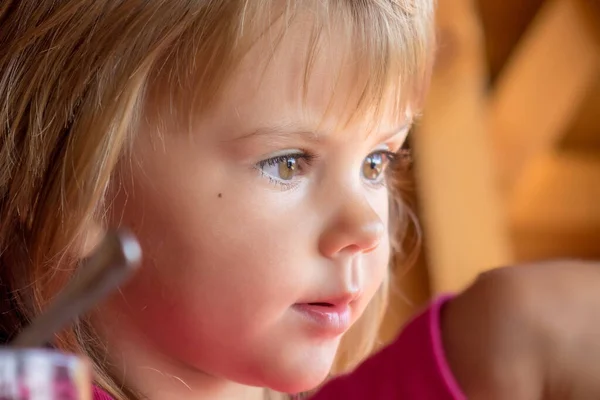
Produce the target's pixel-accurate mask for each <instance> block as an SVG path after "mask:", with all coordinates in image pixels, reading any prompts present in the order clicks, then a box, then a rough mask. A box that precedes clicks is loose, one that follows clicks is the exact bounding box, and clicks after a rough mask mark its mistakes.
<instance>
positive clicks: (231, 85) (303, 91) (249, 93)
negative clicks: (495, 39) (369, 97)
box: [220, 13, 407, 131]
mask: <svg viewBox="0 0 600 400" xmlns="http://www.w3.org/2000/svg"><path fill="white" fill-rule="evenodd" d="M315 23H316V22H315V19H314V18H312V17H311V16H310V14H309V13H305V14H304V15H300V16H299V17H298V18H296V19H295V20H294V22H293V23H292V24H291V25H289V26H284V23H283V22H282V21H281V20H279V21H276V22H275V23H274V24H273V25H272V26H271V27H270V28H269V29H268V30H267V32H265V33H264V34H262V35H261V36H260V37H259V38H258V39H257V40H256V41H254V42H253V45H252V46H251V47H250V48H249V50H248V51H247V52H246V53H245V54H244V56H243V57H242V59H241V61H240V63H239V65H238V66H237V68H236V69H235V71H234V73H233V75H232V76H231V79H229V80H228V82H227V84H226V86H225V89H224V91H223V92H222V96H221V99H220V103H221V105H222V106H223V108H224V109H227V110H230V111H234V113H233V115H234V117H235V118H237V119H238V120H240V121H242V122H243V123H245V124H249V125H261V124H267V123H268V124H280V125H286V124H298V123H300V124H303V125H305V126H310V127H314V129H318V130H326V131H342V130H344V128H345V127H347V126H348V125H350V124H351V125H358V126H361V127H362V128H363V129H365V128H366V127H367V125H368V126H369V127H368V129H369V130H372V129H392V128H393V127H396V126H400V125H402V124H404V123H405V122H406V120H407V110H406V109H405V110H401V112H398V110H397V109H395V105H396V103H397V102H396V101H395V99H394V98H393V97H394V96H395V95H396V94H397V93H396V90H390V91H389V92H388V96H389V101H386V99H382V100H381V102H380V104H377V105H381V106H383V107H382V109H381V110H379V112H378V113H377V112H376V110H375V108H376V106H377V105H376V104H373V105H369V104H367V105H366V107H363V108H362V109H360V110H359V107H358V105H359V103H360V101H361V96H363V95H364V88H365V86H366V85H367V84H368V82H367V81H368V77H369V70H368V68H365V66H366V65H368V63H365V62H363V61H364V60H361V59H360V56H358V54H357V53H356V52H355V51H354V50H353V43H352V35H351V34H350V33H349V31H348V28H347V26H345V25H344V24H342V23H339V24H335V23H332V24H331V25H329V27H328V29H327V30H326V31H324V30H316V29H315ZM370 106H372V107H370Z"/></svg>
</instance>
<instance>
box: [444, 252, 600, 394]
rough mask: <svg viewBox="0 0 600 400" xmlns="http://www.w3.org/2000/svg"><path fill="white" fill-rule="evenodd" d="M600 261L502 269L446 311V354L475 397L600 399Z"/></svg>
mask: <svg viewBox="0 0 600 400" xmlns="http://www.w3.org/2000/svg"><path fill="white" fill-rule="evenodd" d="M598 287H600V264H599V263H597V262H596V263H594V262H582V261H568V260H566V261H553V262H545V263H537V264H530V265H521V266H518V267H508V268H500V269H495V270H492V271H490V272H487V273H485V274H483V275H482V276H481V277H480V278H479V279H477V281H476V282H475V283H474V284H473V285H471V286H470V287H469V288H467V289H466V290H465V291H463V292H462V293H460V294H459V295H458V296H457V297H456V299H455V300H453V301H452V302H450V303H449V305H448V306H447V307H446V309H445V310H444V312H443V315H442V333H443V340H444V348H445V353H446V358H447V360H448V362H449V364H450V367H451V368H452V371H453V374H454V376H455V377H456V379H457V381H458V383H459V384H460V386H461V388H462V389H463V391H464V393H465V394H466V395H467V397H468V398H469V399H475V400H477V399H482V400H483V399H485V400H503V399H514V400H531V399H543V400H592V399H598V398H600V380H598V376H599V375H600V367H599V366H600V345H599V344H598V337H600V324H599V323H598V309H600V296H598Z"/></svg>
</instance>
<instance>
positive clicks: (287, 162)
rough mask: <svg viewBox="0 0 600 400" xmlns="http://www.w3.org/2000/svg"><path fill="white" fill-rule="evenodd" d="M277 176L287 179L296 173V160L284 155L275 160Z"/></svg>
mask: <svg viewBox="0 0 600 400" xmlns="http://www.w3.org/2000/svg"><path fill="white" fill-rule="evenodd" d="M277 170H278V175H279V176H277V178H279V179H282V180H284V181H289V180H291V179H292V178H294V176H296V174H297V173H298V160H297V159H295V158H293V157H286V158H284V159H282V160H278V162H277Z"/></svg>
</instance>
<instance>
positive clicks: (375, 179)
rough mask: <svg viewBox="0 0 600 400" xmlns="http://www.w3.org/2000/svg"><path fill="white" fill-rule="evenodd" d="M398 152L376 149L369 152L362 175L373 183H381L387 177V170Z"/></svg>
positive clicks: (363, 165) (364, 161)
mask: <svg viewBox="0 0 600 400" xmlns="http://www.w3.org/2000/svg"><path fill="white" fill-rule="evenodd" d="M395 157H396V154H394V153H392V152H389V151H376V152H373V153H371V154H369V155H368V156H367V157H365V159H364V160H363V164H362V171H361V173H362V176H363V177H364V178H365V179H366V180H368V181H369V182H372V183H379V182H380V181H382V180H383V178H385V170H386V168H387V166H388V164H389V163H390V162H391V161H393V160H394V159H395Z"/></svg>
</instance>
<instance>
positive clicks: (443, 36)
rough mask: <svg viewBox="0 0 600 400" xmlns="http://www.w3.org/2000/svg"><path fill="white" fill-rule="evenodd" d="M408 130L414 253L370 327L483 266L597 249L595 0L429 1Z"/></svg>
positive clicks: (598, 252)
mask: <svg viewBox="0 0 600 400" xmlns="http://www.w3.org/2000/svg"><path fill="white" fill-rule="evenodd" d="M437 25H438V41H439V43H438V55H437V64H436V67H435V70H434V74H433V80H432V86H431V89H430V92H429V95H428V98H427V101H426V104H425V109H424V115H423V117H422V119H421V120H420V121H419V123H418V124H417V126H416V127H415V129H414V131H413V132H412V134H411V143H410V144H411V147H412V149H413V154H414V158H415V165H414V168H413V173H414V178H415V190H414V199H413V200H414V202H415V204H416V211H417V214H418V216H419V218H420V222H421V227H422V230H423V233H424V235H423V236H424V243H423V245H422V247H421V252H420V256H419V259H418V261H417V262H416V263H412V265H406V263H405V262H403V261H402V259H401V258H399V260H398V262H397V265H396V268H395V278H394V280H395V288H394V290H393V294H392V299H391V307H390V312H389V313H388V316H387V319H386V321H385V323H384V325H383V329H382V333H381V334H382V338H383V340H384V341H387V340H389V339H391V338H393V337H394V336H395V335H396V334H397V332H398V329H399V328H400V326H401V325H402V324H404V323H405V322H406V321H407V319H409V318H410V317H411V316H412V315H414V313H415V312H416V311H418V310H419V309H420V307H422V306H424V305H425V304H426V303H427V301H428V300H429V299H430V298H431V297H432V296H434V295H437V294H440V293H444V292H455V291H458V290H461V289H463V288H464V287H466V286H467V285H468V284H469V283H470V282H471V281H472V280H473V279H474V278H475V277H476V276H477V274H479V273H481V272H483V271H485V270H486V269H489V268H492V267H497V266H502V265H507V264H512V263H517V262H521V263H522V262H530V261H538V260H547V259H552V258H583V259H596V260H600V2H598V1H597V0H503V1H499V0H439V1H438V16H437Z"/></svg>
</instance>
